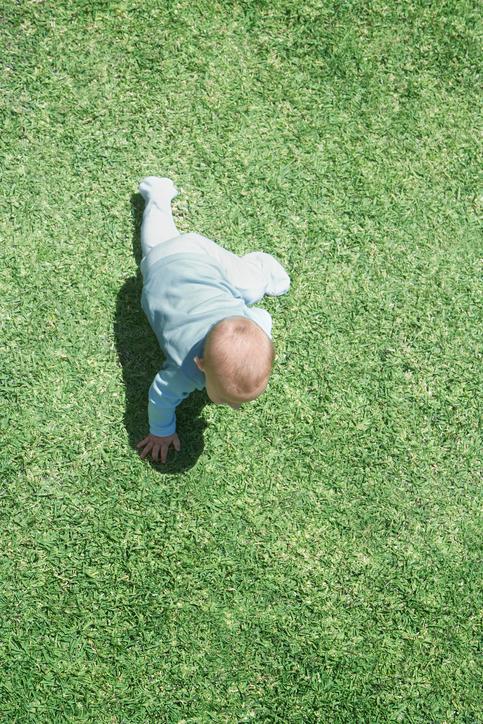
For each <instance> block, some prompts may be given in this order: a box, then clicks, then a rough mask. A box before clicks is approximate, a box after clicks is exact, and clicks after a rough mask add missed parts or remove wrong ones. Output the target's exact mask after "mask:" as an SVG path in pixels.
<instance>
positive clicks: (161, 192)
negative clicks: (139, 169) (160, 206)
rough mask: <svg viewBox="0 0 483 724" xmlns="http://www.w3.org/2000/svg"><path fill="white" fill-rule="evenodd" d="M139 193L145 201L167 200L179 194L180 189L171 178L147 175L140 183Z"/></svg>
mask: <svg viewBox="0 0 483 724" xmlns="http://www.w3.org/2000/svg"><path fill="white" fill-rule="evenodd" d="M139 193H140V194H141V196H142V197H143V198H144V200H145V201H148V200H149V199H157V200H160V201H165V202H166V201H171V199H174V197H175V196H177V194H178V189H177V188H176V186H175V185H174V183H173V182H172V181H171V179H170V178H161V177H160V176H146V177H145V178H143V180H142V181H141V183H140V184H139Z"/></svg>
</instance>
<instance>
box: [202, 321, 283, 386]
mask: <svg viewBox="0 0 483 724" xmlns="http://www.w3.org/2000/svg"><path fill="white" fill-rule="evenodd" d="M204 359H205V364H206V365H207V367H208V369H209V370H210V371H211V372H212V373H214V374H215V375H216V377H217V379H218V381H219V382H220V384H221V385H222V386H223V388H224V390H225V391H226V392H228V393H230V392H231V393H232V394H235V396H236V397H241V398H244V397H247V398H249V397H254V396H258V395H259V394H261V392H263V390H264V389H265V387H266V386H267V383H268V379H269V377H270V373H271V371H272V365H273V360H274V359H275V350H274V347H273V342H272V340H271V339H270V337H269V336H268V335H267V334H265V332H264V331H263V329H262V328H261V327H259V326H258V324H256V323H255V322H252V321H251V320H249V319H246V318H245V317H227V318H226V319H223V320H222V321H221V322H218V323H217V324H215V326H214V327H213V328H212V329H211V331H210V332H209V334H208V336H207V338H206V342H205V349H204Z"/></svg>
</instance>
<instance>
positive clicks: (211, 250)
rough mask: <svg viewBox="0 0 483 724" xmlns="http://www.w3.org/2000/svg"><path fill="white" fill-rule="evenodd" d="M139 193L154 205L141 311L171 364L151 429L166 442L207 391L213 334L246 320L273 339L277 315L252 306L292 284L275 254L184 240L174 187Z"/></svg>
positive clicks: (147, 214)
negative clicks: (206, 359) (174, 209)
mask: <svg viewBox="0 0 483 724" xmlns="http://www.w3.org/2000/svg"><path fill="white" fill-rule="evenodd" d="M139 190H140V193H141V194H142V196H143V197H144V199H145V201H146V207H145V209H144V215H143V223H142V227H141V247H142V253H143V259H142V261H141V271H142V274H143V278H144V286H143V292H142V297H141V303H142V307H143V309H144V311H145V313H146V316H147V318H148V320H149V323H150V325H151V327H152V329H153V331H154V333H155V335H156V337H157V339H158V342H159V345H160V347H161V349H162V350H163V352H164V354H165V356H166V361H165V363H164V365H163V367H162V368H161V370H160V371H159V372H158V374H157V375H156V377H155V378H154V380H153V383H152V385H151V387H150V390H149V405H148V415H149V429H150V432H151V434H153V435H159V436H163V437H164V436H168V435H172V434H173V433H174V432H175V431H176V416H175V410H176V407H177V406H178V405H179V403H180V402H181V401H182V400H184V398H185V397H187V396H188V395H189V394H190V392H192V391H193V390H195V389H198V390H201V389H202V388H203V387H204V386H205V378H204V374H203V373H202V372H201V371H200V370H199V369H198V367H197V366H196V364H195V362H194V357H196V356H197V357H203V347H204V343H205V338H206V335H207V334H208V332H209V331H210V329H211V328H212V327H213V326H214V325H215V324H216V323H217V322H220V321H221V320H222V319H226V318H227V317H233V316H240V317H245V318H247V319H250V320H252V321H253V322H255V323H256V324H258V325H259V326H260V327H261V328H262V329H263V330H264V332H265V333H266V334H267V335H268V336H269V337H271V331H272V318H271V317H270V315H269V313H268V312H267V311H265V310H264V309H261V308H258V307H250V308H249V307H248V306H247V305H248V304H253V303H254V302H256V301H258V300H259V299H261V298H262V297H263V295H264V294H269V295H271V296H278V295H279V294H284V293H285V292H287V291H288V289H289V286H290V279H289V277H288V275H287V273H286V272H285V270H284V268H283V267H282V266H281V264H280V263H279V262H278V261H277V260H276V259H275V258H274V257H272V256H271V255H270V254H265V253H264V252H252V253H250V254H246V255H245V256H243V257H238V256H236V254H232V253H231V252H229V251H226V250H225V249H223V248H222V247H221V246H219V245H218V244H215V242H214V241H211V240H210V239H207V238H206V237H204V236H201V235H200V234H193V233H189V234H179V232H178V230H177V229H176V226H175V224H174V220H173V217H172V213H171V201H172V199H173V198H174V196H176V194H177V191H176V188H175V186H174V184H173V182H172V181H171V180H170V179H166V178H159V177H157V176H148V177H147V178H145V179H143V181H142V182H141V184H140V187H139Z"/></svg>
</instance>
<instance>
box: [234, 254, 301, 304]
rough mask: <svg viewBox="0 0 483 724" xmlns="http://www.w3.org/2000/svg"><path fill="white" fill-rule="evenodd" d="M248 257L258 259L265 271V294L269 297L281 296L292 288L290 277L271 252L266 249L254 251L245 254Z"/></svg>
mask: <svg viewBox="0 0 483 724" xmlns="http://www.w3.org/2000/svg"><path fill="white" fill-rule="evenodd" d="M245 257H246V258H252V259H254V260H256V261H257V263H258V264H260V266H261V267H262V269H263V273H264V275H265V278H266V280H267V286H266V287H265V294H268V296H269V297H279V296H280V295H281V294H285V293H286V292H288V290H289V289H290V277H289V275H288V274H287V272H286V271H285V269H284V268H283V266H282V265H281V264H280V262H279V261H277V260H276V259H275V257H273V256H272V255H271V254H266V253H265V252H264V251H252V252H251V253H250V254H246V255H245Z"/></svg>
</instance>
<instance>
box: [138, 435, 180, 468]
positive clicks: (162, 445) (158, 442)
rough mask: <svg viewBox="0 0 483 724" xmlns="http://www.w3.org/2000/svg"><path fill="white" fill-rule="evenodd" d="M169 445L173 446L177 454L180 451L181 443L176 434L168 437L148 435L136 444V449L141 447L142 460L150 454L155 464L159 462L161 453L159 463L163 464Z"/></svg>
mask: <svg viewBox="0 0 483 724" xmlns="http://www.w3.org/2000/svg"><path fill="white" fill-rule="evenodd" d="M170 445H173V447H174V449H175V450H177V451H178V452H179V451H180V450H181V443H180V441H179V437H178V436H177V434H176V433H174V435H168V436H167V437H159V436H158V435H148V436H147V437H145V438H144V440H141V442H138V444H137V445H136V447H137V448H138V449H139V448H141V447H142V448H144V450H143V451H142V453H141V457H142V458H145V457H146V455H149V453H151V457H152V458H153V460H154V462H156V463H157V462H159V453H160V452H161V462H162V463H165V462H166V458H167V456H168V450H169V446H170Z"/></svg>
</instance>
